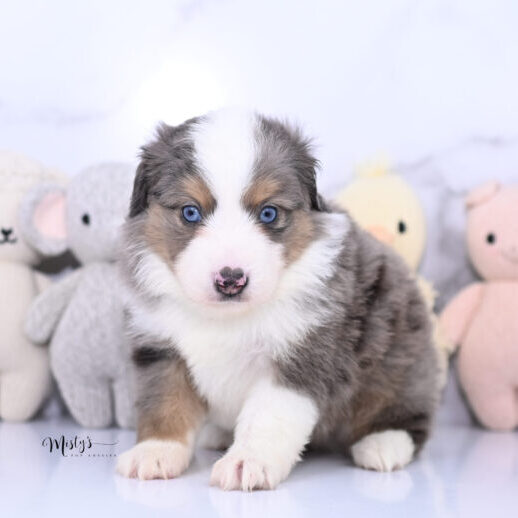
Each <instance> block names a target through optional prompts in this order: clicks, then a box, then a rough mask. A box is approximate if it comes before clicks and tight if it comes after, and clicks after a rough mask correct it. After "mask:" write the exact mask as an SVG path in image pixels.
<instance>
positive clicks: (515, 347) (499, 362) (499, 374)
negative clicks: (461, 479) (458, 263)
mask: <svg viewBox="0 0 518 518" xmlns="http://www.w3.org/2000/svg"><path fill="white" fill-rule="evenodd" d="M466 208H467V211H468V213H467V245H468V250H469V256H470V259H471V262H472V263H473V266H474V267H475V269H476V270H477V272H478V273H479V275H480V276H481V277H482V278H483V279H484V280H485V282H477V283H474V284H471V285H469V286H468V287H467V288H465V289H464V290H463V291H461V292H460V293H459V294H458V295H457V296H456V297H455V298H454V299H453V300H452V301H451V302H450V303H449V304H448V306H447V307H446V308H445V309H444V311H443V313H442V315H441V319H440V322H441V326H442V330H443V333H444V334H445V337H446V338H447V339H448V340H450V342H451V343H452V344H453V345H455V346H460V351H459V358H458V370H459V378H460V382H461V385H462V387H463V389H464V391H465V393H466V396H467V398H468V401H469V403H470V405H471V407H472V409H473V411H474V413H475V415H476V417H477V418H478V420H479V421H480V422H481V423H482V424H483V425H484V426H486V427H487V428H491V429H494V430H512V429H514V428H516V427H517V426H518V186H512V187H511V186H510V187H502V186H500V185H499V184H498V183H497V182H490V183H488V184H485V185H483V186H481V187H478V188H477V189H475V190H473V191H472V192H471V193H470V194H469V195H468V197H467V198H466Z"/></svg>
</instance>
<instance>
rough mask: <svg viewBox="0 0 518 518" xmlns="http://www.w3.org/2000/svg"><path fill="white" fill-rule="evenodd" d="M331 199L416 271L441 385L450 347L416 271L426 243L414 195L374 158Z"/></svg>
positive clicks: (431, 293) (430, 290)
mask: <svg viewBox="0 0 518 518" xmlns="http://www.w3.org/2000/svg"><path fill="white" fill-rule="evenodd" d="M335 201H336V203H337V204H338V205H339V206H340V207H342V208H343V209H346V210H347V211H348V212H349V214H351V216H352V217H353V218H354V219H355V220H356V221H357V222H358V224H359V225H360V226H361V227H362V228H364V229H365V230H367V231H368V232H369V233H370V234H372V235H373V236H374V237H375V238H376V239H378V240H379V241H381V242H383V243H385V244H386V245H389V246H391V247H392V248H393V249H394V250H395V251H396V252H398V253H399V254H400V255H401V256H402V257H403V259H404V260H405V261H406V263H407V264H408V266H409V267H410V269H411V271H412V272H414V273H415V274H416V276H417V281H418V283H419V287H420V288H421V292H422V294H423V296H424V298H425V300H426V303H427V305H428V309H429V310H430V315H431V317H432V321H433V323H434V341H435V344H436V346H437V348H438V350H439V353H440V354H439V357H440V363H441V371H442V377H441V382H442V386H444V384H445V382H446V374H447V369H448V358H449V355H450V352H451V351H450V348H449V346H448V344H447V342H446V341H445V340H443V339H442V336H441V333H440V330H439V326H438V322H437V316H436V315H435V314H434V312H433V307H434V304H435V298H436V292H435V290H434V289H433V286H432V285H431V284H430V283H429V282H428V281H427V280H425V279H423V278H422V277H420V276H418V275H417V269H418V268H419V264H420V262H421V258H422V256H423V252H424V247H425V243H426V219H425V214H424V210H423V208H422V206H421V203H420V201H419V199H418V197H417V195H416V194H415V192H414V191H413V189H412V188H411V187H410V185H408V183H406V182H405V180H403V178H401V177H400V176H398V175H397V174H394V173H392V172H391V171H390V169H389V168H388V167H387V165H386V164H385V163H382V162H377V163H373V164H369V165H367V166H365V167H363V168H361V169H360V170H359V172H358V175H357V178H356V179H355V180H354V181H353V182H351V183H350V184H349V185H348V186H347V187H345V188H344V189H342V190H341V191H340V192H339V193H338V195H337V197H336V199H335Z"/></svg>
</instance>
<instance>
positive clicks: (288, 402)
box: [211, 379, 318, 491]
mask: <svg viewBox="0 0 518 518" xmlns="http://www.w3.org/2000/svg"><path fill="white" fill-rule="evenodd" d="M317 419H318V411H317V408H316V405H315V403H314V402H313V401H312V400H311V399H310V398H309V397H306V396H303V395H301V394H298V393H296V392H294V391H292V390H290V389H287V388H285V387H280V386H276V385H274V384H273V383H272V382H271V381H269V380H266V379H263V380H261V381H260V382H259V383H257V384H256V385H255V386H254V388H253V390H252V391H251V393H250V396H249V397H248V398H247V400H246V401H245V404H244V406H243V409H242V411H241V413H240V414H239V417H238V422H237V426H236V430H235V440H234V444H233V445H232V446H231V447H230V449H229V451H228V452H227V453H226V454H225V455H224V456H223V457H222V458H221V459H220V460H219V461H218V462H216V464H215V465H214V468H213V470H212V475H211V484H212V485H216V486H219V487H221V488H222V489H226V490H232V489H240V490H243V491H251V490H252V489H273V488H275V487H276V486H277V485H278V484H279V483H280V482H281V481H282V480H284V479H285V478H286V477H287V476H288V475H289V473H290V471H291V469H292V468H293V466H294V464H295V463H296V462H297V461H298V460H299V459H300V454H301V453H302V450H303V449H304V446H305V445H306V444H307V443H308V441H309V438H310V436H311V433H312V431H313V427H314V426H315V423H316V422H317Z"/></svg>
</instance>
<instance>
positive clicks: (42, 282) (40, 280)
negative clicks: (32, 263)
mask: <svg viewBox="0 0 518 518" xmlns="http://www.w3.org/2000/svg"><path fill="white" fill-rule="evenodd" d="M34 282H35V284H36V292H37V293H41V292H42V291H45V290H46V289H47V288H50V286H52V281H51V280H50V277H49V276H48V275H43V274H42V273H40V272H34Z"/></svg>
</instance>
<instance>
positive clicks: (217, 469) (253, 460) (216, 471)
mask: <svg viewBox="0 0 518 518" xmlns="http://www.w3.org/2000/svg"><path fill="white" fill-rule="evenodd" d="M290 468H291V466H289V467H287V468H286V467H283V466H282V465H280V464H276V463H274V462H265V461H264V460H262V459H261V458H260V457H258V456H256V455H253V454H250V453H248V452H246V451H245V450H242V451H232V450H230V451H229V452H228V453H227V454H226V455H224V456H223V457H222V458H221V459H220V460H218V462H216V464H214V467H213V468H212V474H211V477H210V484H211V486H218V487H220V488H221V489H224V490H226V491H231V490H234V489H238V490H242V491H252V490H253V489H274V488H275V487H276V486H277V485H278V484H279V483H280V482H281V481H282V480H284V479H285V478H286V477H287V476H288V473H289V471H290Z"/></svg>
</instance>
